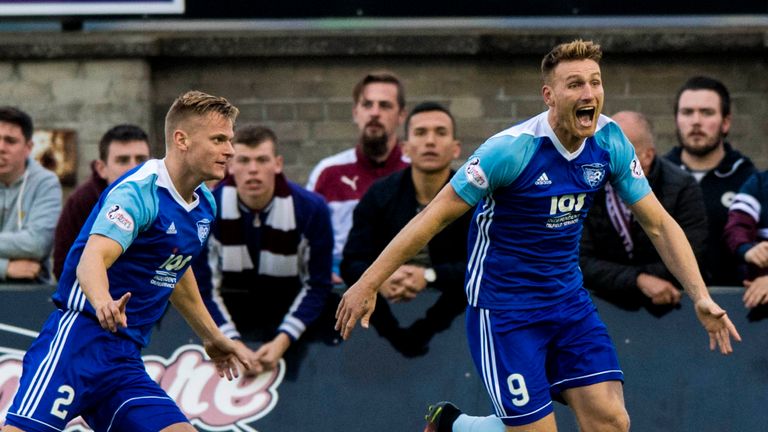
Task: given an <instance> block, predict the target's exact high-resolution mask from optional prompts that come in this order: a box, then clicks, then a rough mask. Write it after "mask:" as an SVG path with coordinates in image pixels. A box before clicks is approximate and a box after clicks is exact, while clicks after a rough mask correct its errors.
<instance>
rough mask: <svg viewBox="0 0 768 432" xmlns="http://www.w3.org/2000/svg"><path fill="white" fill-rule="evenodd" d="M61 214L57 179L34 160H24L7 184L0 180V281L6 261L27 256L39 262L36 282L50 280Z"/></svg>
mask: <svg viewBox="0 0 768 432" xmlns="http://www.w3.org/2000/svg"><path fill="white" fill-rule="evenodd" d="M19 200H21V202H20V203H19ZM60 213H61V184H60V183H59V179H58V177H56V175H55V174H54V173H52V172H51V171H49V170H47V169H45V168H43V167H42V166H41V165H40V164H39V163H37V162H36V161H35V160H33V159H31V158H30V159H28V160H27V169H26V171H25V173H24V175H22V176H21V177H20V178H19V179H18V180H16V181H15V182H13V184H11V185H10V186H6V185H5V184H2V183H0V280H2V281H5V280H7V278H6V275H7V271H8V262H9V261H11V260H13V259H21V258H26V259H31V260H37V261H40V263H41V265H42V270H41V271H40V274H39V275H38V278H37V279H36V280H35V282H39V283H52V279H51V263H50V255H51V248H52V246H53V233H54V230H55V229H56V221H57V220H58V218H59V214H60Z"/></svg>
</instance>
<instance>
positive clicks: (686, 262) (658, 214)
mask: <svg viewBox="0 0 768 432" xmlns="http://www.w3.org/2000/svg"><path fill="white" fill-rule="evenodd" d="M631 209H632V213H634V215H635V217H636V218H637V220H638V222H639V223H640V225H641V226H642V227H643V229H644V230H645V232H646V234H648V237H650V239H651V241H652V242H653V245H654V246H655V247H656V250H657V251H658V252H659V255H660V256H661V259H662V260H663V261H664V264H665V265H666V266H667V268H668V269H670V271H671V272H672V274H673V275H674V276H675V278H677V280H678V281H679V282H680V284H681V285H682V286H683V288H684V289H685V291H686V292H687V293H688V296H690V298H691V300H693V303H694V307H695V309H696V315H697V316H698V318H699V321H701V324H702V325H703V326H704V328H705V329H706V330H707V333H709V348H710V349H711V350H714V349H715V348H716V347H719V348H720V352H721V353H723V354H729V353H731V352H733V348H732V347H731V337H733V338H734V339H735V340H737V341H740V340H741V336H739V332H738V331H737V330H736V327H735V326H734V325H733V323H732V322H731V320H730V319H729V318H728V315H727V314H726V313H725V311H724V310H723V309H722V308H720V306H718V305H717V303H715V302H714V301H713V300H712V297H710V295H709V291H707V287H706V285H704V279H703V278H702V277H701V273H700V272H699V268H698V265H697V263H696V258H695V257H694V255H693V251H692V249H691V246H690V244H689V243H688V240H687V239H686V237H685V234H684V233H683V230H682V229H681V228H680V225H678V224H677V222H675V220H674V219H672V217H671V216H670V215H669V213H667V211H666V210H664V208H663V207H662V206H661V204H660V203H659V201H658V199H656V196H655V195H654V194H653V193H649V194H648V195H646V196H645V197H644V198H642V199H641V200H640V201H638V202H637V203H635V204H633V205H632V207H631Z"/></svg>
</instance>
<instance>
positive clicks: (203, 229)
mask: <svg viewBox="0 0 768 432" xmlns="http://www.w3.org/2000/svg"><path fill="white" fill-rule="evenodd" d="M210 233H211V221H209V220H208V219H203V220H199V221H197V238H198V239H200V244H203V243H205V239H207V238H208V234H210Z"/></svg>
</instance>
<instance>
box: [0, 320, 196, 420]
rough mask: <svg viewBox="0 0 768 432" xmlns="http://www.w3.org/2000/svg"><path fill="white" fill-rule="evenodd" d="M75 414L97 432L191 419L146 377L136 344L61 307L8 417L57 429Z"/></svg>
mask: <svg viewBox="0 0 768 432" xmlns="http://www.w3.org/2000/svg"><path fill="white" fill-rule="evenodd" d="M78 415H81V416H82V417H83V419H84V420H85V421H86V422H87V423H88V425H89V426H90V427H91V428H92V429H93V430H95V431H97V432H98V431H109V432H122V431H125V432H128V431H147V432H150V431H155V432H156V431H159V430H161V429H163V428H165V427H167V426H170V425H172V424H175V423H179V422H187V419H186V417H185V416H184V414H182V412H181V410H180V409H179V408H178V406H177V405H176V403H175V402H174V401H173V399H171V398H170V397H169V396H168V394H167V393H165V391H164V390H163V389H162V388H160V386H159V385H158V384H157V383H155V382H154V381H153V380H152V379H151V378H150V377H149V375H147V372H146V370H145V369H144V362H143V361H142V359H141V351H140V347H139V346H138V345H137V344H136V342H134V341H131V340H129V339H127V338H124V337H122V336H119V335H117V334H113V333H111V332H109V331H108V330H104V329H102V328H101V326H99V323H98V322H97V321H96V320H95V319H94V318H92V317H88V316H85V315H83V314H82V313H80V312H74V311H62V310H56V311H54V312H53V313H52V314H51V315H50V316H49V317H48V320H47V321H46V323H45V325H44V326H43V329H42V331H41V332H40V335H39V336H38V338H37V339H36V340H35V341H34V342H33V343H32V346H31V347H30V348H29V350H28V351H27V353H26V355H25V356H24V361H23V369H22V374H21V378H20V381H19V389H18V391H17V392H16V395H15V396H14V399H13V404H12V405H11V407H10V409H9V410H8V414H7V416H6V423H7V424H9V425H13V426H16V427H18V428H20V429H22V430H26V431H30V432H52V431H60V430H63V429H64V427H65V426H66V424H67V423H69V422H70V421H71V420H72V419H74V418H76V417H77V416H78Z"/></svg>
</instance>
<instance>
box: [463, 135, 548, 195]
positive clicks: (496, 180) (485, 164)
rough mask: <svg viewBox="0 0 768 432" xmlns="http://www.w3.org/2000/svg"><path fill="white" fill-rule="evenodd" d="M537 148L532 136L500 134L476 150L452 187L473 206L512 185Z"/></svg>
mask: <svg viewBox="0 0 768 432" xmlns="http://www.w3.org/2000/svg"><path fill="white" fill-rule="evenodd" d="M537 147H538V144H537V141H536V140H534V138H533V136H531V135H527V134H524V135H518V136H513V135H506V134H504V133H500V134H497V135H495V136H493V137H491V138H489V139H488V140H487V141H486V142H485V143H483V144H482V145H481V146H480V147H478V148H477V150H475V153H474V154H472V156H471V157H470V158H469V159H467V162H466V163H464V165H462V167H461V169H459V170H458V171H457V172H456V174H455V175H454V176H453V178H452V179H451V186H453V189H454V190H455V191H456V193H457V194H458V195H459V196H460V197H461V199H463V200H464V201H465V202H466V203H467V204H469V205H471V206H474V205H476V204H477V203H478V202H480V200H482V199H483V198H485V197H486V196H487V195H490V194H491V193H492V192H493V191H494V190H496V189H498V188H500V187H503V186H507V185H510V184H512V182H514V181H515V179H517V177H518V176H519V175H520V173H521V172H522V171H523V169H524V168H525V166H526V165H527V164H528V162H529V161H530V160H531V158H532V157H533V154H534V153H535V151H536V148H537Z"/></svg>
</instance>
